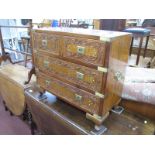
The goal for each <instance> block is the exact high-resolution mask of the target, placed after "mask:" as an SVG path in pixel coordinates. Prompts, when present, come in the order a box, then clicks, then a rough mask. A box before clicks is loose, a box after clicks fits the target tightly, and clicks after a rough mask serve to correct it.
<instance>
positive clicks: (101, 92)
mask: <svg viewBox="0 0 155 155" xmlns="http://www.w3.org/2000/svg"><path fill="white" fill-rule="evenodd" d="M32 41H33V42H32V43H33V44H32V45H33V58H34V65H35V71H36V75H37V84H38V86H39V87H40V88H41V89H43V90H47V91H50V92H51V93H53V94H55V95H56V96H58V97H60V98H61V99H63V100H64V101H67V102H68V103H70V104H71V105H73V106H75V107H77V108H79V109H81V110H83V111H84V112H86V117H87V118H88V119H90V120H92V121H93V122H94V123H95V127H97V128H98V127H99V126H100V125H101V124H102V122H103V121H104V120H105V119H106V118H107V117H108V115H109V110H110V109H111V108H112V107H114V106H116V105H118V103H119V101H120V99H121V98H120V96H121V93H122V86H123V80H124V74H125V68H126V63H127V61H128V54H129V48H130V42H131V35H130V34H128V33H124V32H109V31H101V30H98V31H95V30H87V29H75V28H50V29H48V28H47V29H46V28H42V29H35V30H33V32H32Z"/></svg>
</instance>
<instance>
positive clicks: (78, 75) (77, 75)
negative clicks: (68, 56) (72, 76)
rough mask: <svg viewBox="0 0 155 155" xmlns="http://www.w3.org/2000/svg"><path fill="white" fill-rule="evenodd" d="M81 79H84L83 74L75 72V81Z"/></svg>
mask: <svg viewBox="0 0 155 155" xmlns="http://www.w3.org/2000/svg"><path fill="white" fill-rule="evenodd" d="M83 77H84V74H83V73H80V72H76V78H77V79H79V80H82V79H83Z"/></svg>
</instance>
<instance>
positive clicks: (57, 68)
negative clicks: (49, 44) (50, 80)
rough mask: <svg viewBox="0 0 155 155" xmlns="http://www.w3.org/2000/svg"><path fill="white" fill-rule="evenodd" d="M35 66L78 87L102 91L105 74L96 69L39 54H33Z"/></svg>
mask: <svg viewBox="0 0 155 155" xmlns="http://www.w3.org/2000/svg"><path fill="white" fill-rule="evenodd" d="M34 57H35V65H36V67H37V68H38V69H39V70H41V71H43V72H44V73H47V74H49V75H52V76H55V77H58V78H59V79H60V80H66V81H68V82H71V83H73V84H75V85H78V86H79V87H80V88H86V89H89V90H91V91H97V92H102V91H103V90H102V88H103V86H104V83H103V81H104V80H103V79H104V78H105V75H104V74H103V72H99V71H98V70H95V69H92V68H89V67H85V66H82V65H78V64H75V63H71V62H67V61H64V60H61V59H58V58H53V57H49V56H45V55H41V54H34Z"/></svg>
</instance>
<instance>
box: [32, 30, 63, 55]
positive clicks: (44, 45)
mask: <svg viewBox="0 0 155 155" xmlns="http://www.w3.org/2000/svg"><path fill="white" fill-rule="evenodd" d="M32 38H33V49H34V50H37V51H42V52H43V53H44V54H45V53H48V54H53V55H57V56H58V55H59V51H60V49H59V48H60V37H59V36H58V35H50V34H46V33H33V37H32Z"/></svg>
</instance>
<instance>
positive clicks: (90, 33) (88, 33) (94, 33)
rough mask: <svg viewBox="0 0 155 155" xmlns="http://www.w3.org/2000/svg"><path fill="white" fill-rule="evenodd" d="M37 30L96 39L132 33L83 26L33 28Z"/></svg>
mask: <svg viewBox="0 0 155 155" xmlns="http://www.w3.org/2000/svg"><path fill="white" fill-rule="evenodd" d="M33 30H34V31H35V32H39V33H45V32H47V33H54V34H57V35H71V36H82V37H87V38H91V39H96V40H102V38H109V39H114V38H117V37H119V36H124V35H131V33H126V32H119V31H106V30H92V29H82V28H66V27H65V28H64V27H56V28H52V27H50V28H47V27H45V28H37V29H33Z"/></svg>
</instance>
